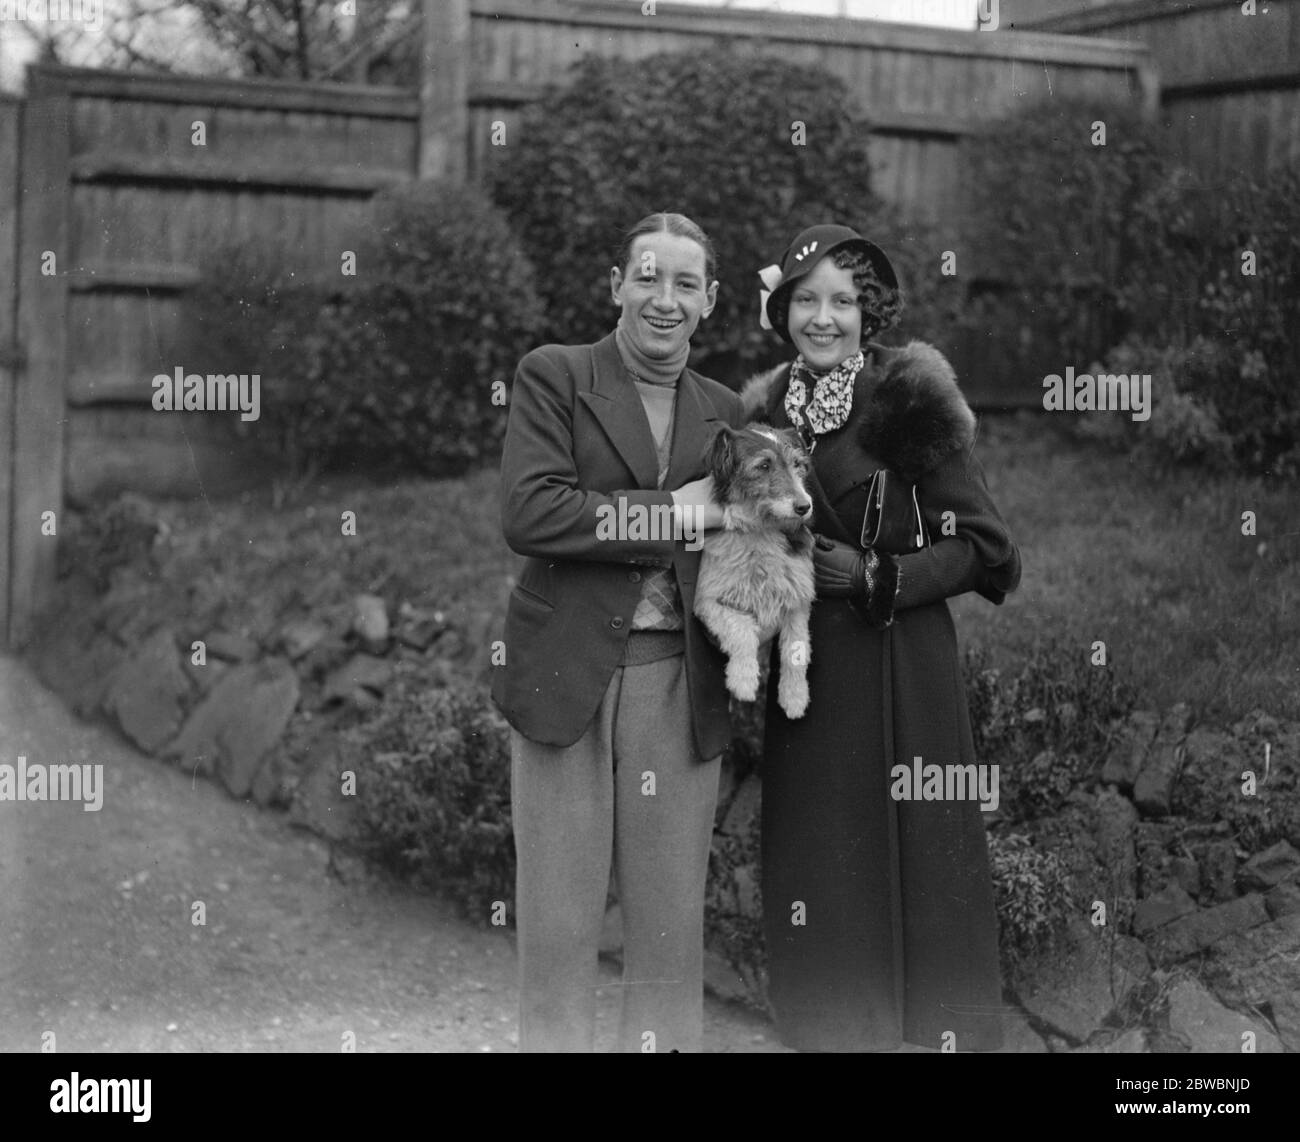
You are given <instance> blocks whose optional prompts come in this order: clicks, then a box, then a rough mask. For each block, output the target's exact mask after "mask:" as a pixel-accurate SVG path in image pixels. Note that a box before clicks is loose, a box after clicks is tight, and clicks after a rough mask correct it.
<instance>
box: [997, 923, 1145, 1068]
mask: <svg viewBox="0 0 1300 1142" xmlns="http://www.w3.org/2000/svg"><path fill="white" fill-rule="evenodd" d="M1149 974H1150V965H1149V963H1148V962H1147V956H1146V952H1145V950H1144V949H1143V947H1142V943H1141V941H1139V940H1135V939H1133V938H1132V937H1130V936H1123V935H1120V934H1118V933H1117V932H1115V930H1114V929H1104V928H1103V929H1097V928H1093V927H1092V925H1091V924H1089V923H1088V922H1087V921H1086V920H1083V919H1075V920H1074V921H1072V922H1071V924H1070V928H1069V938H1068V944H1067V946H1066V948H1065V951H1064V954H1063V955H1062V956H1061V957H1060V958H1059V959H1057V960H1055V961H1054V962H1051V963H1045V964H1043V965H1042V967H1041V969H1040V970H1039V972H1038V973H1037V974H1036V976H1035V978H1034V980H1033V982H1032V983H1031V984H1030V985H1029V987H1030V988H1032V990H1027V991H1023V992H1022V993H1021V995H1020V1003H1021V1006H1022V1007H1024V1009H1025V1010H1026V1011H1027V1012H1029V1014H1030V1015H1032V1016H1033V1017H1034V1019H1035V1021H1036V1022H1038V1023H1040V1024H1043V1025H1045V1026H1046V1027H1049V1028H1051V1029H1052V1030H1053V1031H1055V1032H1058V1033H1060V1034H1062V1035H1064V1036H1066V1037H1067V1038H1068V1039H1070V1040H1071V1041H1072V1042H1074V1043H1083V1042H1086V1041H1087V1040H1088V1038H1089V1037H1090V1036H1091V1035H1092V1034H1093V1032H1094V1031H1096V1030H1097V1029H1098V1028H1099V1027H1100V1026H1101V1025H1102V1023H1103V1022H1104V1021H1105V1019H1106V1017H1107V1016H1108V1015H1110V1013H1111V1012H1112V1011H1114V1010H1115V1009H1116V1008H1117V1007H1120V1006H1122V1005H1123V1004H1124V1003H1125V1002H1126V1001H1127V999H1128V997H1129V995H1130V993H1131V992H1132V991H1133V989H1134V988H1135V987H1137V986H1138V984H1140V983H1141V982H1142V981H1143V980H1144V979H1145V978H1146V977H1147V976H1148V975H1149Z"/></svg>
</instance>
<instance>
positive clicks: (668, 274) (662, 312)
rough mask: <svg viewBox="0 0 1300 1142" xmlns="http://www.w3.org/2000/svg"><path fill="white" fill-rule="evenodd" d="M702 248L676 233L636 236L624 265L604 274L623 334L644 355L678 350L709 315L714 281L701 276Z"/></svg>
mask: <svg viewBox="0 0 1300 1142" xmlns="http://www.w3.org/2000/svg"><path fill="white" fill-rule="evenodd" d="M705 267H706V262H705V256H704V248H703V247H702V246H701V245H700V244H699V243H698V242H696V241H694V240H693V239H691V238H684V237H682V236H681V235H679V234H667V233H656V234H641V235H639V236H638V237H637V239H636V242H635V243H634V244H633V246H632V256H631V257H630V258H628V261H627V265H626V266H623V267H619V266H615V267H614V268H613V269H612V270H611V271H610V292H611V293H612V294H613V297H614V303H615V304H616V305H618V306H620V307H621V308H622V310H623V317H622V324H623V329H624V332H626V333H627V335H628V336H629V337H631V338H632V340H633V341H634V342H635V343H636V345H637V347H638V348H639V349H640V350H641V352H643V353H644V354H645V355H646V356H647V357H653V358H655V359H657V360H664V359H667V358H670V357H674V356H676V355H677V354H678V353H680V352H681V351H682V348H683V346H685V345H686V344H687V343H688V342H689V341H690V339H691V334H693V333H694V332H695V327H696V326H697V325H699V323H700V318H701V317H708V315H709V314H710V313H712V312H713V306H714V303H715V302H716V301H717V297H718V283H717V282H710V281H709V280H708V276H707V274H706V272H705Z"/></svg>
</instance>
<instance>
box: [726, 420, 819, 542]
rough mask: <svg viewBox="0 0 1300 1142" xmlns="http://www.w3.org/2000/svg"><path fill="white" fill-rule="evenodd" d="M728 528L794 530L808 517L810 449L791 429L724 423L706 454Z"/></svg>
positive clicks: (810, 502) (802, 524) (801, 525)
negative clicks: (737, 425)
mask: <svg viewBox="0 0 1300 1142" xmlns="http://www.w3.org/2000/svg"><path fill="white" fill-rule="evenodd" d="M705 464H706V466H707V468H708V471H709V475H711V476H712V477H713V488H714V494H715V495H716V496H717V500H718V503H720V504H721V505H722V507H723V510H724V512H725V513H726V519H727V523H726V526H727V527H729V528H735V529H739V530H750V529H755V528H768V527H775V528H778V529H779V530H781V531H787V532H793V531H798V530H799V529H800V528H802V527H807V526H808V525H809V524H810V523H811V522H812V498H811V497H810V496H809V495H808V489H807V487H806V485H805V482H804V481H805V480H806V479H807V476H808V453H807V452H806V451H805V450H804V447H803V445H802V443H800V440H799V436H798V434H797V433H795V432H794V431H792V430H790V429H779V428H772V427H771V426H769V425H766V424H750V425H746V426H745V427H744V428H739V429H737V428H731V427H729V426H727V425H724V426H723V427H722V429H721V430H720V431H719V432H718V434H717V435H716V436H715V437H714V438H713V441H712V443H710V445H709V450H708V453H707V455H706V457H705Z"/></svg>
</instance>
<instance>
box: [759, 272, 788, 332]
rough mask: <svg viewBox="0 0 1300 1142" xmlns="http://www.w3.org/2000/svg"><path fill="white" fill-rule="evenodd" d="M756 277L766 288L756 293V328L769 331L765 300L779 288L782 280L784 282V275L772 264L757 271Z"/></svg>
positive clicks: (770, 324)
mask: <svg viewBox="0 0 1300 1142" xmlns="http://www.w3.org/2000/svg"><path fill="white" fill-rule="evenodd" d="M758 276H759V278H760V279H761V280H762V282H763V285H764V286H765V287H766V288H764V289H761V290H759V291H758V327H759V328H760V329H771V328H772V323H771V321H769V320H768V317H767V299H768V298H769V297H771V296H772V293H773V291H774V290H776V289H777V288H778V287H779V286H780V284H781V282H782V280H784V275H783V274H782V273H781V267H780V266H778V265H775V264H773V265H770V266H764V267H763V268H762V269H761V270H759V271H758Z"/></svg>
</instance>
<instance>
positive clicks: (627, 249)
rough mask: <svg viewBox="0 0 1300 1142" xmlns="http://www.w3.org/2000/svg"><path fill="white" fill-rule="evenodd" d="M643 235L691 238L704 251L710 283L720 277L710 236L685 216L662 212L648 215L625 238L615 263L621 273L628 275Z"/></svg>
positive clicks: (706, 273)
mask: <svg viewBox="0 0 1300 1142" xmlns="http://www.w3.org/2000/svg"><path fill="white" fill-rule="evenodd" d="M642 234H676V235H677V236H678V237H679V238H689V239H690V240H691V241H692V242H696V243H698V244H699V246H700V248H701V249H702V250H703V251H704V276H705V277H706V278H707V279H708V281H710V282H711V281H713V279H714V278H716V277H717V276H718V258H717V255H716V254H715V253H714V251H713V243H712V242H710V241H709V236H708V235H707V234H706V233H705V232H704V231H703V230H701V229H700V228H699V226H697V225H696V224H695V223H694V222H692V221H691V220H690V219H689V218H687V217H686V215H685V214H667V213H664V212H662V211H660V212H658V213H656V214H647V215H646V216H645V217H644V218H642V219H641V221H640V222H638V223H637V224H636V225H635V226H633V227H632V229H631V230H629V231H628V232H627V233H626V234H625V235H624V236H623V243H622V245H620V246H619V248H618V253H617V255H616V256H615V261H614V264H615V265H616V266H618V268H619V271H620V272H621V273H624V274H625V273H627V267H628V263H629V262H631V260H632V247H633V246H634V245H636V240H637V239H638V238H639V237H641V235H642ZM706 284H707V283H706Z"/></svg>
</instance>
